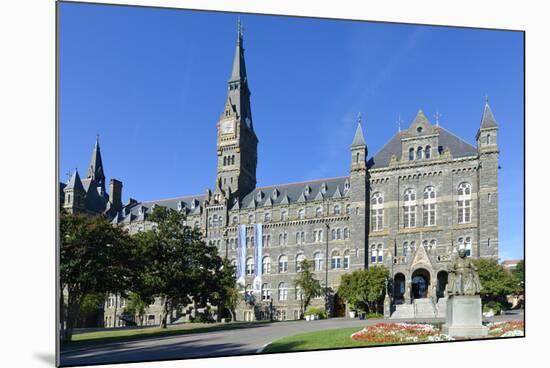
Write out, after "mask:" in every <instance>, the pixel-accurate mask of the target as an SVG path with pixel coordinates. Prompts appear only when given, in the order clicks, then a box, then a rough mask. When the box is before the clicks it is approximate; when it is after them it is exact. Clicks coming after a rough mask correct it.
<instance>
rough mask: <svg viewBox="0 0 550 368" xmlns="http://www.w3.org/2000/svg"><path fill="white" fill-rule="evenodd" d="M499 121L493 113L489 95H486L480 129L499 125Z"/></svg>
mask: <svg viewBox="0 0 550 368" xmlns="http://www.w3.org/2000/svg"><path fill="white" fill-rule="evenodd" d="M497 126H498V124H497V121H496V120H495V117H494V115H493V111H492V110H491V107H490V106H489V97H487V95H485V108H484V110H483V117H482V118H481V125H480V129H484V128H494V127H497Z"/></svg>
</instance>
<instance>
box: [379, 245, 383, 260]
mask: <svg viewBox="0 0 550 368" xmlns="http://www.w3.org/2000/svg"><path fill="white" fill-rule="evenodd" d="M383 260H384V247H383V246H382V244H378V263H382V261H383Z"/></svg>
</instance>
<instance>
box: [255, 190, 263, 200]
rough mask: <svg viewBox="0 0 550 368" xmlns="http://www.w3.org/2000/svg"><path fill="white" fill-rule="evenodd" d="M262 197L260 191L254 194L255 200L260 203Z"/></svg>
mask: <svg viewBox="0 0 550 368" xmlns="http://www.w3.org/2000/svg"><path fill="white" fill-rule="evenodd" d="M262 197H263V193H262V191H259V192H258V193H256V200H258V201H261V200H262Z"/></svg>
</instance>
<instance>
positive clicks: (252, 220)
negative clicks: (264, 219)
mask: <svg viewBox="0 0 550 368" xmlns="http://www.w3.org/2000/svg"><path fill="white" fill-rule="evenodd" d="M248 223H249V224H252V223H254V215H248Z"/></svg>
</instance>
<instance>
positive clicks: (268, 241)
mask: <svg viewBox="0 0 550 368" xmlns="http://www.w3.org/2000/svg"><path fill="white" fill-rule="evenodd" d="M265 246H266V247H271V234H267V237H266V239H265Z"/></svg>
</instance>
